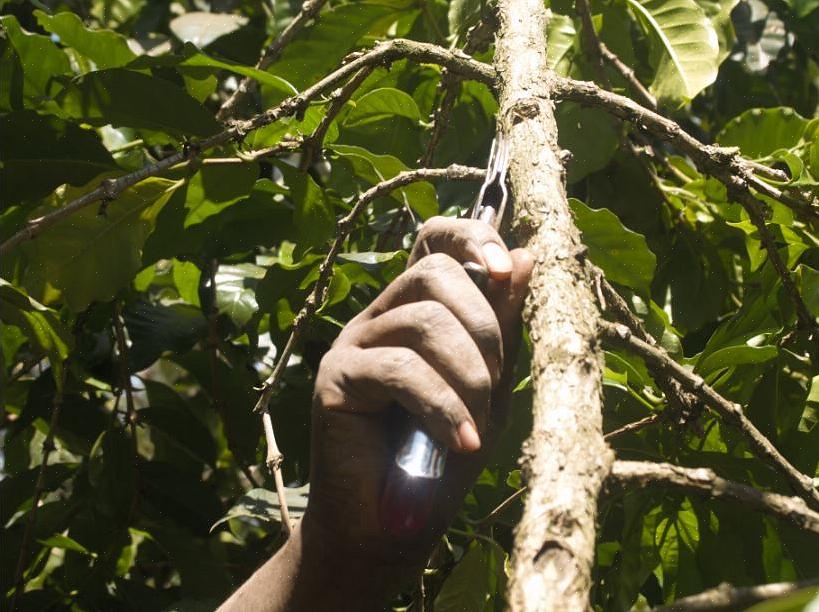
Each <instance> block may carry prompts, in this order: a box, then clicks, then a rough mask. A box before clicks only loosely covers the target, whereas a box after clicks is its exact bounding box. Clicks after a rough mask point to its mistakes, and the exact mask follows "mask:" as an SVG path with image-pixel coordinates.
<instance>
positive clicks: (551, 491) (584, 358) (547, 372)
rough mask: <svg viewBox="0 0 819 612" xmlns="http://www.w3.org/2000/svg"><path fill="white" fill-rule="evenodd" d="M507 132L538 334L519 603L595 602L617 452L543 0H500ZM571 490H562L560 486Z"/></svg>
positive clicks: (581, 606)
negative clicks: (601, 523)
mask: <svg viewBox="0 0 819 612" xmlns="http://www.w3.org/2000/svg"><path fill="white" fill-rule="evenodd" d="M498 12H499V17H500V30H499V33H498V37H497V41H496V43H495V67H496V68H497V72H498V77H499V89H500V100H499V106H500V108H499V111H498V124H499V132H500V134H501V135H503V136H504V137H505V138H506V140H507V142H508V144H509V160H510V162H509V177H510V182H511V187H512V194H513V195H514V201H515V211H514V215H513V216H514V220H513V228H514V229H515V231H516V234H517V235H518V238H519V239H520V242H521V243H522V244H523V245H525V246H526V248H527V249H528V250H529V252H530V253H532V255H533V256H534V258H535V267H534V271H533V273H532V280H531V282H530V285H529V287H530V296H529V299H528V300H527V305H526V308H525V309H524V315H523V316H524V322H525V324H526V326H527V328H528V329H529V334H530V337H531V339H532V387H533V390H534V397H533V402H532V409H533V425H532V433H531V435H530V437H529V439H528V440H527V441H526V442H525V443H524V447H523V457H522V460H521V461H522V464H523V470H524V472H525V480H526V482H527V483H528V486H529V494H528V495H527V497H526V503H525V505H524V509H523V515H522V518H521V521H520V523H519V524H518V528H517V531H516V534H515V546H514V551H513V553H512V574H511V581H510V586H509V593H508V601H509V607H510V610H512V612H523V611H529V610H585V609H587V608H588V607H589V590H590V587H591V584H592V578H591V569H592V565H593V562H594V555H595V521H596V516H597V497H598V492H599V490H600V487H601V486H602V483H603V480H604V479H605V477H606V475H607V474H608V471H609V463H610V461H611V460H612V452H611V450H610V449H609V448H608V446H607V445H606V443H605V442H604V441H603V432H602V388H601V380H602V355H601V351H600V345H599V342H598V341H597V340H596V336H597V331H596V327H597V317H598V314H597V308H596V307H595V303H594V297H593V295H592V291H591V288H590V282H589V275H588V272H587V269H586V267H585V263H584V261H583V260H584V254H585V249H584V247H583V245H582V242H581V240H580V232H579V231H578V230H577V228H576V227H575V225H574V220H573V215H572V213H571V210H570V208H569V205H568V202H567V200H566V192H565V188H564V185H563V179H564V169H563V166H562V164H561V161H560V150H559V147H558V144H557V125H556V123H555V118H554V104H553V103H552V100H551V98H552V94H553V92H554V85H555V84H556V80H555V79H556V77H555V75H554V73H553V72H552V71H551V70H549V68H548V64H547V62H546V40H545V32H546V29H547V22H548V16H547V11H546V7H545V6H544V4H543V2H542V1H541V0H499V2H498ZM555 491H560V495H555Z"/></svg>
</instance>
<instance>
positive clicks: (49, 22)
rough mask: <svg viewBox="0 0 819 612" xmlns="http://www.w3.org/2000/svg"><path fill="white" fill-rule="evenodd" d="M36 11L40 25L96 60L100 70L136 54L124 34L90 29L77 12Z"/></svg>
mask: <svg viewBox="0 0 819 612" xmlns="http://www.w3.org/2000/svg"><path fill="white" fill-rule="evenodd" d="M34 15H35V16H36V17H37V23H39V24H40V27H42V28H43V29H44V30H46V31H47V32H51V33H52V34H54V35H55V36H57V37H59V41H60V42H61V43H62V44H64V45H65V46H67V47H71V48H73V49H74V50H76V51H77V52H78V53H79V54H80V55H82V56H84V57H86V58H88V59H90V60H91V61H93V62H94V64H96V68H97V69H99V70H102V69H104V68H117V67H119V66H124V65H125V64H127V63H128V62H130V61H131V60H133V59H134V58H135V57H136V54H135V53H134V52H133V51H131V49H130V47H129V46H128V41H127V40H126V39H125V37H124V36H122V35H121V34H117V33H116V32H113V31H111V30H90V29H88V28H86V27H85V26H84V25H83V22H82V20H81V19H80V18H79V17H78V16H77V15H75V14H74V13H71V12H68V11H65V12H62V13H57V14H55V15H48V14H46V13H44V12H43V11H40V10H37V11H34Z"/></svg>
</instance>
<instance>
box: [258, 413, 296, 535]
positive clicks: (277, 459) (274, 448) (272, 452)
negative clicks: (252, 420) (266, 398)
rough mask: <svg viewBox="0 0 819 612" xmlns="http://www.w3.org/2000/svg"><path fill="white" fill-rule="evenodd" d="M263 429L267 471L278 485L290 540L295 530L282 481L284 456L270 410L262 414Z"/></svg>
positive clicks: (283, 517) (282, 511)
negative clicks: (277, 440) (278, 442)
mask: <svg viewBox="0 0 819 612" xmlns="http://www.w3.org/2000/svg"><path fill="white" fill-rule="evenodd" d="M262 427H263V428H264V439H265V443H266V444H267V457H266V458H265V463H266V464H267V469H268V470H270V473H271V474H273V481H274V482H275V483H276V495H277V496H278V498H279V510H280V512H281V519H282V527H281V529H282V534H283V535H284V536H285V537H286V538H289V537H290V533H291V532H292V530H293V524H292V523H291V522H290V510H289V509H288V507H287V497H286V496H285V494H284V493H285V491H284V480H283V479H282V462H283V461H284V455H282V452H281V451H280V450H279V445H278V444H277V443H276V434H275V433H274V432H273V420H272V418H271V417H270V411H268V410H265V411H264V412H263V413H262Z"/></svg>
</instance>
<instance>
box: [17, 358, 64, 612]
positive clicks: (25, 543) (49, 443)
mask: <svg viewBox="0 0 819 612" xmlns="http://www.w3.org/2000/svg"><path fill="white" fill-rule="evenodd" d="M52 367H54V365H53V364H52ZM67 371H68V367H67V364H65V363H63V367H62V370H61V372H62V373H61V380H60V381H59V382H58V384H57V388H56V389H55V390H54V399H53V401H52V404H51V419H50V420H49V423H48V433H47V434H46V437H45V439H44V440H43V446H42V449H43V456H42V461H41V463H40V469H39V470H38V471H37V480H36V481H35V483H34V495H33V496H32V499H31V509H30V510H29V511H28V516H27V517H26V525H25V527H24V528H23V539H22V541H21V542H20V552H19V553H18V555H17V567H16V569H15V570H14V595H13V597H12V599H11V606H10V607H9V609H10V610H11V612H16V610H17V604H18V602H19V599H20V596H21V595H22V593H23V587H24V586H25V585H24V582H25V581H24V575H25V569H26V561H27V560H28V556H29V552H30V549H31V544H32V539H33V538H34V527H35V526H36V524H37V509H38V508H39V507H40V500H41V499H42V497H43V493H45V486H46V468H47V467H48V459H49V457H51V453H52V452H53V451H54V450H55V447H54V432H55V431H56V430H57V423H58V422H59V420H60V411H61V410H62V407H63V389H64V387H65V382H66V376H67Z"/></svg>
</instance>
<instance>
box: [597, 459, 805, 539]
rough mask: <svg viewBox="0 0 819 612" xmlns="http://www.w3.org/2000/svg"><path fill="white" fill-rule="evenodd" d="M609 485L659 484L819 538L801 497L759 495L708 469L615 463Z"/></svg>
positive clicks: (645, 463) (641, 462)
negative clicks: (766, 516) (761, 515)
mask: <svg viewBox="0 0 819 612" xmlns="http://www.w3.org/2000/svg"><path fill="white" fill-rule="evenodd" d="M608 482H610V483H613V484H615V485H616V486H618V487H619V488H621V489H629V488H632V489H633V488H644V487H646V486H648V485H651V484H660V485H663V486H667V487H672V488H675V489H681V490H683V491H685V492H686V493H694V494H696V495H704V496H705V497H708V498H711V499H723V500H731V501H736V502H739V503H741V504H743V505H744V506H746V507H750V508H752V509H754V510H756V511H759V512H764V513H766V514H770V515H771V516H775V517H777V518H779V519H782V520H786V521H789V522H791V523H792V524H794V525H796V526H797V527H799V528H800V529H804V530H805V531H809V532H811V533H814V534H817V535H819V513H817V512H814V511H813V510H811V509H810V508H808V506H807V504H805V501H804V500H803V499H801V498H799V497H788V496H786V495H779V494H778V493H768V492H767V491H760V490H758V489H754V488H753V487H749V486H747V485H744V484H740V483H738V482H733V481H731V480H726V479H724V478H720V477H719V476H717V475H716V474H715V473H714V471H713V470H711V469H709V468H688V467H682V466H679V465H672V464H670V463H653V462H651V461H620V460H617V461H615V462H614V465H613V466H612V468H611V474H610V475H609V480H608Z"/></svg>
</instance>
